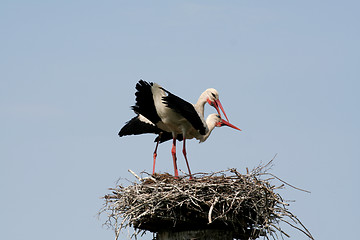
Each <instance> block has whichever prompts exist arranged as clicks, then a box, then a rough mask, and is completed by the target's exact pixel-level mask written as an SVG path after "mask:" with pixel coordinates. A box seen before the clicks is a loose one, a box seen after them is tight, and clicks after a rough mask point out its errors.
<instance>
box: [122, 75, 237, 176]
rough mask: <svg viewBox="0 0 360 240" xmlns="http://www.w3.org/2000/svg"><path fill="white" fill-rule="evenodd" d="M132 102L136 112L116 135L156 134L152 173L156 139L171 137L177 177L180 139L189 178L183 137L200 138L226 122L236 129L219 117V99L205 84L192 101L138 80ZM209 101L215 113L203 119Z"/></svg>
mask: <svg viewBox="0 0 360 240" xmlns="http://www.w3.org/2000/svg"><path fill="white" fill-rule="evenodd" d="M136 90H137V92H136V93H135V95H136V104H135V105H134V106H133V107H132V109H133V110H134V111H135V113H137V114H138V115H137V116H136V117H134V118H132V119H131V120H130V121H128V122H127V123H126V125H125V126H124V127H123V128H122V129H121V130H120V132H119V136H120V137H121V136H125V135H132V134H134V135H137V134H142V133H155V134H159V136H158V137H157V138H156V139H155V141H156V142H157V144H156V147H155V151H154V162H153V174H154V173H155V162H156V156H157V153H156V152H157V148H158V145H159V142H164V141H167V140H170V139H173V145H172V149H171V153H172V157H173V164H174V172H175V177H178V169H177V163H176V162H177V158H176V140H180V141H181V140H183V155H184V158H185V161H186V165H187V168H188V171H189V175H190V178H191V171H190V167H189V163H188V160H187V153H186V139H192V138H196V139H198V140H200V142H204V141H205V140H206V139H207V138H208V137H209V135H210V133H211V131H212V130H213V129H214V128H215V127H216V126H218V127H220V126H224V125H227V126H230V127H232V128H234V129H237V130H240V129H239V128H237V127H235V126H234V125H232V124H230V123H229V122H227V121H225V120H223V119H222V118H221V114H220V110H219V108H220V109H221V111H222V112H223V113H224V115H225V117H226V119H227V120H228V118H227V116H226V114H225V112H224V109H223V107H222V105H221V103H220V100H219V94H218V92H217V91H216V90H215V89H213V88H209V89H207V90H206V91H204V92H203V93H202V94H201V95H200V97H199V100H198V101H197V103H196V104H195V105H193V104H191V103H188V102H187V101H185V100H183V99H181V98H179V97H177V96H175V95H174V94H172V93H171V92H169V91H167V90H165V89H164V88H162V87H161V86H160V85H158V84H156V83H149V82H145V81H143V80H140V81H139V82H138V83H137V84H136ZM205 103H209V104H210V105H211V106H213V107H215V108H216V110H217V112H218V114H211V115H209V116H208V118H207V119H206V121H205V120H204V105H205Z"/></svg>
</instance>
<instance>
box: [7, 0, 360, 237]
mask: <svg viewBox="0 0 360 240" xmlns="http://www.w3.org/2000/svg"><path fill="white" fill-rule="evenodd" d="M359 8H360V3H359V1H346V0H345V1H331V0H329V1H306V0H305V1H232V0H229V1H82V0H79V1H37V0H34V1H16V0H15V1H6V0H4V1H1V2H0V29H1V30H0V32H1V37H0V84H1V85H0V114H1V116H0V122H1V136H0V146H1V147H0V149H1V151H0V164H1V165H0V187H1V198H0V203H1V218H0V226H1V229H2V230H1V231H0V239H12V240H20V239H29V240H35V239H36V240H45V239H52V240H58V239H59V240H60V239H61V240H63V239H113V237H114V233H113V231H112V230H108V229H106V228H104V227H102V223H103V222H104V218H100V220H99V219H97V217H96V214H97V212H98V210H99V209H100V208H101V207H102V204H103V201H102V200H101V199H100V197H101V196H103V195H105V194H107V193H108V190H107V189H108V188H109V187H114V186H115V182H116V181H117V180H118V178H128V179H131V180H134V178H133V176H132V175H130V174H129V173H128V172H127V170H128V169H132V170H133V171H135V172H137V173H140V172H141V171H144V170H145V171H148V172H151V169H152V153H153V150H154V147H155V145H154V143H153V139H154V137H155V136H152V135H144V136H133V137H124V138H119V137H118V136H117V133H118V131H119V129H120V128H121V127H122V126H123V124H124V123H125V122H126V121H128V120H129V119H130V118H132V117H133V116H134V113H133V112H132V111H131V110H130V106H131V105H133V104H134V100H135V96H134V93H135V84H136V82H137V81H138V80H139V79H144V80H147V81H152V82H157V83H159V84H160V85H162V86H163V87H165V88H166V89H167V90H169V91H171V92H173V93H174V94H176V95H178V96H180V97H182V98H184V99H186V100H188V101H190V102H193V103H194V102H196V101H197V98H198V97H199V95H200V94H201V93H202V92H203V91H204V90H205V89H207V88H210V87H212V88H216V89H217V90H218V91H219V93H220V100H221V101H222V103H223V106H224V108H225V111H226V113H227V115H228V117H229V119H230V122H231V123H233V124H235V125H236V126H238V127H239V128H241V129H243V131H242V132H238V131H235V130H233V129H231V128H226V127H223V128H217V129H215V130H214V132H213V133H212V135H211V136H210V138H209V139H208V140H207V141H206V142H205V143H202V144H198V142H197V141H195V140H193V141H188V158H189V162H190V166H191V169H192V171H193V172H204V171H219V170H224V169H227V168H237V169H238V170H239V171H240V172H245V169H246V167H248V168H249V169H252V168H254V167H255V166H257V165H259V164H260V162H263V163H265V162H267V161H269V160H270V159H272V158H273V156H274V155H275V154H276V153H277V154H278V155H277V157H276V159H275V161H274V163H275V166H274V167H273V169H272V173H274V174H275V175H277V176H278V177H280V178H282V179H284V180H286V181H288V182H289V183H291V184H293V185H295V186H297V187H300V188H304V189H307V190H309V191H311V194H307V193H304V192H299V191H296V190H293V189H291V188H286V189H285V190H279V193H280V194H282V196H283V197H284V198H285V199H289V200H296V202H295V203H291V206H290V210H291V211H292V212H294V213H295V214H296V215H297V216H298V217H299V218H300V219H301V220H302V221H303V223H304V224H305V225H306V226H307V227H308V229H309V230H310V231H311V232H312V234H313V236H314V237H315V239H318V240H322V239H327V240H328V239H356V237H355V235H358V232H357V230H358V226H359V224H360V221H359V217H358V216H359V215H360V210H359V204H358V201H359V198H360V193H359V192H360V188H359V182H360V181H359V180H360V178H359V174H358V172H359V167H360V164H359V160H360V159H359V158H360V157H359V156H360V144H359V143H360V127H359V123H360V113H359V109H360V107H359V103H360V97H359V90H360V73H359V71H360V70H359V67H360V65H359V63H360V57H359V56H360V47H359V43H360V28H359V22H360V17H359ZM212 112H214V109H212V108H210V107H209V106H207V107H206V115H207V114H210V113H212ZM170 149H171V143H170V142H168V143H164V144H162V145H160V148H159V151H158V165H157V170H158V171H160V172H170V173H173V167H172V160H171V154H170ZM178 155H179V159H178V162H179V167H180V168H181V169H183V170H186V165H185V163H184V159H183V157H182V156H181V151H178ZM124 183H125V184H126V181H125V182H124ZM285 230H287V231H289V233H290V235H291V236H292V238H291V239H306V237H305V236H304V235H302V234H300V233H298V232H296V231H292V230H291V229H289V228H285ZM124 236H126V232H125V233H124ZM124 236H123V237H124ZM124 239H125V237H124ZM140 239H151V235H146V236H144V237H143V238H140Z"/></svg>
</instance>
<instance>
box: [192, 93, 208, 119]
mask: <svg viewBox="0 0 360 240" xmlns="http://www.w3.org/2000/svg"><path fill="white" fill-rule="evenodd" d="M206 102H207V94H206V91H205V92H203V93H202V94H201V95H200V97H199V99H198V101H197V103H196V104H195V105H194V107H195V110H196V111H197V112H198V113H199V114H200V116H201V117H202V118H204V108H205V103H206Z"/></svg>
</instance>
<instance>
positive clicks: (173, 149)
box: [171, 137, 179, 178]
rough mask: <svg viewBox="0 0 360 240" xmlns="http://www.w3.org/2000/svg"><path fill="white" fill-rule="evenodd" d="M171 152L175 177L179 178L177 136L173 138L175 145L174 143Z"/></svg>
mask: <svg viewBox="0 0 360 240" xmlns="http://www.w3.org/2000/svg"><path fill="white" fill-rule="evenodd" d="M171 154H172V156H173V162H174V172H175V178H178V177H179V173H178V169H177V164H176V137H174V138H173V145H172V149H171Z"/></svg>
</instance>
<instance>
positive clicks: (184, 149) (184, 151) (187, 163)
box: [183, 138, 192, 179]
mask: <svg viewBox="0 0 360 240" xmlns="http://www.w3.org/2000/svg"><path fill="white" fill-rule="evenodd" d="M183 141H184V143H183V154H184V157H185V161H186V166H187V168H188V170H189V175H190V179H192V176H191V171H190V167H189V162H188V160H187V157H186V147H185V146H186V144H185V138H184V140H183Z"/></svg>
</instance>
